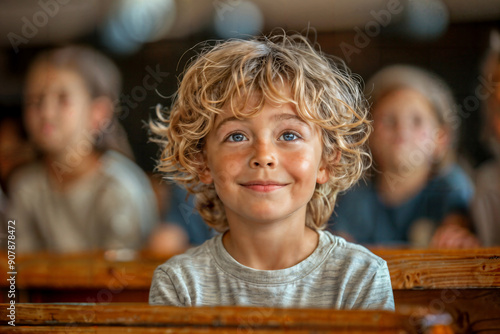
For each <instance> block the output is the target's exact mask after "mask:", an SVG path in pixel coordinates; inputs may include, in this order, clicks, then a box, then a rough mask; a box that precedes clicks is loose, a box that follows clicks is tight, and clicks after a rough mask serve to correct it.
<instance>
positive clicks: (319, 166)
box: [200, 104, 328, 225]
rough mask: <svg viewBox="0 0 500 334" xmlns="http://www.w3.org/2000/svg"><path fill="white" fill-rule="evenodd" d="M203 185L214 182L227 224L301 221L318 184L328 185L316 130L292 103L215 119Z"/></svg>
mask: <svg viewBox="0 0 500 334" xmlns="http://www.w3.org/2000/svg"><path fill="white" fill-rule="evenodd" d="M204 160H205V165H206V170H205V171H203V172H202V173H201V175H200V179H201V181H202V182H204V183H206V184H211V183H212V182H213V183H214V184H215V190H216V192H217V194H218V196H219V198H220V199H221V201H222V203H223V205H224V208H225V211H226V216H227V218H228V222H229V224H230V225H231V222H232V221H235V220H238V221H240V222H242V221H243V222H250V223H264V224H265V223H269V222H273V221H280V220H284V219H300V220H302V221H304V222H305V217H306V208H307V203H308V202H309V200H310V199H311V197H312V195H313V193H314V190H315V187H316V183H325V182H326V181H328V172H327V170H326V166H325V164H324V163H323V159H322V141H321V135H320V131H319V129H318V127H317V126H314V125H312V124H308V123H306V122H304V121H302V120H301V119H300V118H299V117H298V115H297V113H296V111H295V110H294V108H293V106H292V105H291V104H283V105H280V106H278V105H272V104H266V105H265V106H264V108H263V110H262V112H260V113H259V114H258V115H257V116H255V117H251V118H244V119H237V118H235V117H234V115H233V113H232V112H231V111H229V110H225V112H224V113H222V114H221V115H218V116H217V117H216V120H215V126H214V128H213V129H212V130H211V132H210V133H209V134H208V136H207V138H206V142H205V148H204Z"/></svg>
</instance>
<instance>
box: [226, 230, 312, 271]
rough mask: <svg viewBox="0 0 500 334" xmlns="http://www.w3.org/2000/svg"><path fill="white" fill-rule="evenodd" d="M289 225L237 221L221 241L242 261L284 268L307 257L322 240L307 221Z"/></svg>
mask: <svg viewBox="0 0 500 334" xmlns="http://www.w3.org/2000/svg"><path fill="white" fill-rule="evenodd" d="M230 226H231V224H230ZM288 227H289V228H286V227H285V228H283V226H278V225H277V224H276V225H269V226H264V227H259V228H255V225H253V226H250V225H239V224H235V225H233V226H231V228H230V230H229V231H228V232H226V233H225V234H224V236H223V239H222V242H223V244H224V247H225V248H226V250H227V251H228V253H229V254H230V255H231V256H232V257H233V258H234V259H235V260H236V261H238V262H239V263H241V264H242V265H245V266H247V267H250V268H253V269H259V270H278V269H285V268H289V267H292V266H294V265H296V264H298V263H299V262H301V261H303V260H305V259H306V258H307V257H308V256H309V255H311V254H312V253H313V252H314V250H315V249H316V247H317V246H318V242H319V235H318V233H317V232H315V231H313V230H312V229H310V228H308V227H305V225H304V223H302V228H300V227H299V228H294V226H292V225H288Z"/></svg>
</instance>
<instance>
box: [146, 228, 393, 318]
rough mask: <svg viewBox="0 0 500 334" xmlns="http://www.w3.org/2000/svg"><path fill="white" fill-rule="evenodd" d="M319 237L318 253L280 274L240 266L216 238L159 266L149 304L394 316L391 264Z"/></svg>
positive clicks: (341, 242) (331, 237)
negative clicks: (371, 312) (378, 312)
mask: <svg viewBox="0 0 500 334" xmlns="http://www.w3.org/2000/svg"><path fill="white" fill-rule="evenodd" d="M318 233H319V244H318V247H317V248H316V250H315V251H314V252H313V253H312V254H311V255H310V256H309V257H307V258H306V259H305V260H304V261H302V262H300V263H298V264H296V265H295V266H293V267H290V268H286V269H280V270H256V269H252V268H249V267H246V266H244V265H242V264H240V263H238V262H237V261H236V260H234V259H233V258H232V257H231V255H229V253H228V252H227V251H226V249H225V248H224V246H223V244H222V235H218V236H216V237H214V238H212V239H210V240H208V241H206V242H205V243H204V244H203V245H201V246H198V247H196V248H193V249H190V250H189V251H187V252H186V253H184V254H182V255H177V256H174V257H172V258H171V259H169V260H168V261H167V262H165V263H164V264H162V265H160V266H159V267H158V268H157V269H156V270H155V273H154V276H153V282H152V284H151V290H150V293H149V303H150V304H156V305H174V306H218V305H241V306H263V307H293V308H335V309H388V310H393V309H394V298H393V294H392V287H391V280H390V276H389V270H388V268H387V263H386V262H385V261H384V260H382V259H381V258H379V257H377V256H376V255H374V254H372V253H371V252H370V251H368V250H367V249H366V248H364V247H362V246H359V245H355V244H352V243H349V242H346V241H345V240H344V239H342V238H340V237H337V236H334V235H332V234H331V233H329V232H326V231H318Z"/></svg>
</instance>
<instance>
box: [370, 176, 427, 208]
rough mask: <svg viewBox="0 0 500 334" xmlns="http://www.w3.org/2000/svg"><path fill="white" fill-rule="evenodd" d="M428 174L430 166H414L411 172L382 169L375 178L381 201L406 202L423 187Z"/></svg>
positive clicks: (387, 202)
mask: <svg viewBox="0 0 500 334" xmlns="http://www.w3.org/2000/svg"><path fill="white" fill-rule="evenodd" d="M430 174H431V168H430V167H421V168H415V170H413V171H412V172H411V173H396V172H392V171H382V173H381V174H380V175H378V176H377V178H376V180H375V186H376V189H377V192H378V194H379V196H380V198H381V199H382V201H383V202H384V203H385V204H388V205H392V206H395V205H399V204H402V203H404V202H406V201H407V200H409V199H410V198H412V197H413V196H415V195H416V194H418V193H419V192H420V191H421V190H422V189H424V187H425V185H426V184H427V182H428V181H429V176H430Z"/></svg>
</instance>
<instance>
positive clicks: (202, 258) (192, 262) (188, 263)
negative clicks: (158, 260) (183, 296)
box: [158, 235, 220, 271]
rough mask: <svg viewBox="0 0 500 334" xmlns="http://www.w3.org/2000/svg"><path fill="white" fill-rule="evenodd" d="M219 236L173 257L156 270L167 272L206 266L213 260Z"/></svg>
mask: <svg viewBox="0 0 500 334" xmlns="http://www.w3.org/2000/svg"><path fill="white" fill-rule="evenodd" d="M219 237H220V236H219V235H217V236H215V237H213V238H211V239H209V240H207V241H205V242H204V243H203V244H201V245H199V246H196V247H193V248H190V249H188V250H187V251H186V252H184V253H182V254H178V255H175V256H173V257H171V258H170V259H168V260H167V261H166V262H164V263H163V264H161V265H160V266H159V267H158V269H159V270H163V271H167V268H168V269H169V270H174V271H177V270H183V269H186V268H200V267H204V266H207V265H208V264H209V262H211V261H212V259H213V255H212V254H213V253H214V247H215V243H216V242H217V241H218V240H217V239H218V238H219Z"/></svg>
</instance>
